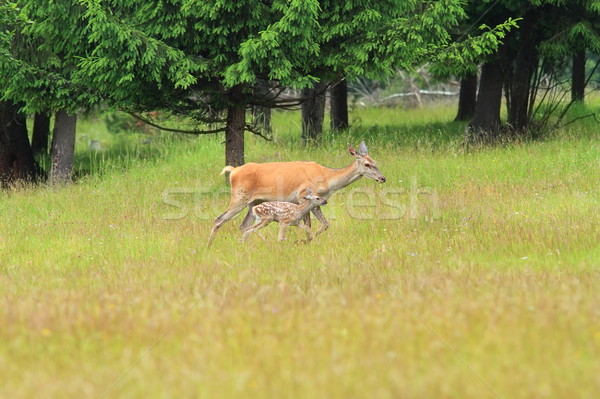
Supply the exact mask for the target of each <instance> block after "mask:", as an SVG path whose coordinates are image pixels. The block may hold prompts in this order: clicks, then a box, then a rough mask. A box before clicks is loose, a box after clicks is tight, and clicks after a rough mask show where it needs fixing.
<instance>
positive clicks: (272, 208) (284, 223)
mask: <svg viewBox="0 0 600 399" xmlns="http://www.w3.org/2000/svg"><path fill="white" fill-rule="evenodd" d="M302 198H303V199H304V200H305V201H304V202H302V203H300V205H297V204H293V203H291V202H283V201H279V202H278V201H272V202H263V203H262V204H260V205H256V206H255V207H253V208H252V215H253V216H254V218H255V219H256V223H255V224H254V225H253V226H250V227H248V228H247V229H246V230H244V234H243V235H242V241H245V240H246V238H248V236H249V235H250V234H251V233H253V232H255V231H257V230H260V229H262V228H263V227H265V226H266V225H268V224H269V223H271V222H273V221H275V222H278V223H279V241H283V239H284V238H285V232H286V230H287V228H288V227H290V226H298V227H300V228H301V229H303V230H304V231H306V237H307V240H308V241H311V240H312V239H313V238H314V237H313V233H312V231H310V227H308V226H306V225H301V224H298V222H300V220H302V219H303V218H304V216H305V215H307V214H308V212H310V211H311V209H313V208H314V207H315V206H322V205H326V204H327V200H326V199H324V198H321V197H319V196H318V195H313V193H312V192H311V191H310V188H308V187H307V188H306V195H305V196H303V197H302Z"/></svg>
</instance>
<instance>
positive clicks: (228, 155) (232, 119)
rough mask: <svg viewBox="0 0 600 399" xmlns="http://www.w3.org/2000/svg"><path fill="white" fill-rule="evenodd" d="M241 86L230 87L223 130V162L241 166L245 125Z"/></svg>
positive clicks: (244, 108)
mask: <svg viewBox="0 0 600 399" xmlns="http://www.w3.org/2000/svg"><path fill="white" fill-rule="evenodd" d="M243 95H244V94H243V86H242V85H237V86H234V87H233V88H232V89H231V92H230V96H229V102H230V105H229V107H228V108H227V126H226V130H225V164H226V165H231V166H241V165H243V164H244V130H245V127H246V106H245V104H244V101H243V100H244V99H243Z"/></svg>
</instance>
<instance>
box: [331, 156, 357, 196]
mask: <svg viewBox="0 0 600 399" xmlns="http://www.w3.org/2000/svg"><path fill="white" fill-rule="evenodd" d="M361 177H362V175H361V174H360V173H358V161H354V162H352V163H351V164H350V165H348V166H346V167H345V168H341V169H334V170H332V171H331V174H330V176H329V191H330V192H332V193H333V192H335V191H338V190H341V189H342V188H344V187H346V186H348V185H350V184H352V183H354V182H355V181H357V180H358V179H360V178H361Z"/></svg>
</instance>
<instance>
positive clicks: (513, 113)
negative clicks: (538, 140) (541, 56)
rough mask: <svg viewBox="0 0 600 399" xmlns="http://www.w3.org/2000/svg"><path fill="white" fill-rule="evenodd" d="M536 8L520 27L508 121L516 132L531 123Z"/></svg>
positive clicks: (536, 32)
mask: <svg viewBox="0 0 600 399" xmlns="http://www.w3.org/2000/svg"><path fill="white" fill-rule="evenodd" d="M539 19H540V14H539V12H538V11H536V10H532V11H530V12H527V13H526V14H525V16H524V17H523V22H522V23H521V24H520V27H519V32H518V33H519V50H518V53H517V57H516V60H515V63H514V68H513V72H512V74H511V79H510V106H509V107H508V123H509V125H510V126H511V127H512V128H513V130H514V131H516V132H522V131H523V130H525V129H526V128H527V125H528V123H529V117H528V114H529V112H528V111H529V96H530V90H531V76H532V75H533V71H534V69H535V67H536V65H537V43H538V22H539Z"/></svg>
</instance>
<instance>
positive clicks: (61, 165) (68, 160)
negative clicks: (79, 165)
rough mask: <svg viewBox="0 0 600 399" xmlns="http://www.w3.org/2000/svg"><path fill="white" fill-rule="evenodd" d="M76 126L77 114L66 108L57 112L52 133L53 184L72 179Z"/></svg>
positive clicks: (51, 179)
mask: <svg viewBox="0 0 600 399" xmlns="http://www.w3.org/2000/svg"><path fill="white" fill-rule="evenodd" d="M76 126H77V115H69V114H68V113H67V111H65V110H61V111H58V112H57V113H56V115H55V117H54V133H52V167H51V169H50V183H51V184H59V183H68V182H69V181H70V180H71V172H72V171H73V158H74V155H75V131H76Z"/></svg>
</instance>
